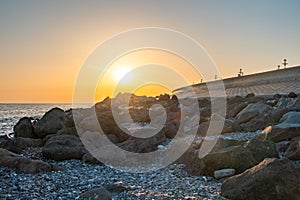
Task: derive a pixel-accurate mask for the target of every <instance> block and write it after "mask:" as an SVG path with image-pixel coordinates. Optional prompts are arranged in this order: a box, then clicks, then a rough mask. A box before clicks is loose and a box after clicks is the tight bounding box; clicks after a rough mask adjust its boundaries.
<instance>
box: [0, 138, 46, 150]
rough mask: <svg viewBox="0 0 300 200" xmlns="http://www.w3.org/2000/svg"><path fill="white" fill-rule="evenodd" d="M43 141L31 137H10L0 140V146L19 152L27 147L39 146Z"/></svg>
mask: <svg viewBox="0 0 300 200" xmlns="http://www.w3.org/2000/svg"><path fill="white" fill-rule="evenodd" d="M43 145H44V142H43V141H42V140H41V139H32V138H21V137H17V138H11V139H8V140H3V141H0V148H3V149H7V150H9V151H11V152H14V153H18V154H19V153H21V152H22V151H23V150H24V149H26V148H27V147H40V146H43Z"/></svg>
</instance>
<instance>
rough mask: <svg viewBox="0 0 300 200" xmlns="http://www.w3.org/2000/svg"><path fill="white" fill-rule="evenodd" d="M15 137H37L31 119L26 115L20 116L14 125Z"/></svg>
mask: <svg viewBox="0 0 300 200" xmlns="http://www.w3.org/2000/svg"><path fill="white" fill-rule="evenodd" d="M14 134H15V137H23V138H37V135H36V134H35V132H34V129H33V125H32V123H31V120H30V119H29V118H28V117H23V118H21V119H20V120H19V121H18V123H17V124H16V125H15V126H14Z"/></svg>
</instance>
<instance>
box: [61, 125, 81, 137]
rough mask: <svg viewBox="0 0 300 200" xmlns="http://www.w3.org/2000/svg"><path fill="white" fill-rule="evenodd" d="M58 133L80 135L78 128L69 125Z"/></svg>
mask: <svg viewBox="0 0 300 200" xmlns="http://www.w3.org/2000/svg"><path fill="white" fill-rule="evenodd" d="M56 134H57V135H74V136H78V134H77V130H76V128H75V127H67V128H62V129H60V130H59V131H57V133H56Z"/></svg>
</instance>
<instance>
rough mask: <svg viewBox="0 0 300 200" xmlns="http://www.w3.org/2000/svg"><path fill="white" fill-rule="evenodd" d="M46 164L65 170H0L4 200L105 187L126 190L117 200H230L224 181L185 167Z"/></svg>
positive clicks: (65, 195)
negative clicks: (141, 169)
mask: <svg viewBox="0 0 300 200" xmlns="http://www.w3.org/2000/svg"><path fill="white" fill-rule="evenodd" d="M22 155H23V156H25V157H29V158H34V159H42V160H44V161H45V159H44V158H43V156H42V154H41V148H28V149H27V150H25V151H24V152H23V153H22ZM46 161H47V162H51V163H54V164H57V165H60V166H62V167H64V168H65V170H64V171H55V172H49V173H40V174H34V175H32V174H19V173H16V172H15V171H13V170H11V169H6V168H0V180H1V181H0V188H1V191H0V199H80V195H81V194H82V193H83V192H85V191H88V190H90V189H92V188H95V187H99V186H105V185H118V186H123V187H124V188H126V190H124V191H123V192H121V193H118V194H116V195H115V196H113V199H207V200H208V199H217V200H218V199H220V200H221V199H223V200H225V199H226V198H223V197H221V196H220V187H221V183H222V180H218V181H217V180H215V179H213V178H212V177H208V176H190V175H188V174H187V173H186V172H185V171H184V170H183V168H184V165H182V164H173V165H169V166H168V167H166V168H164V169H161V170H158V171H154V172H151V173H143V174H142V173H139V174H138V173H129V172H124V171H120V170H116V169H113V168H111V167H109V166H105V165H92V164H87V163H83V162H81V161H79V160H68V161H63V162H55V161H50V160H46Z"/></svg>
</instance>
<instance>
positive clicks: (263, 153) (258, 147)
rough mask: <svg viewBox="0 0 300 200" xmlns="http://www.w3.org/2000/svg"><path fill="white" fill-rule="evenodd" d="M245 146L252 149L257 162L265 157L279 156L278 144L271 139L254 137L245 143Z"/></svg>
mask: <svg viewBox="0 0 300 200" xmlns="http://www.w3.org/2000/svg"><path fill="white" fill-rule="evenodd" d="M244 148H246V149H249V150H250V151H251V153H252V156H253V158H254V159H255V161H256V163H260V162H261V161H263V160H264V159H265V158H278V152H277V150H276V145H275V144H274V143H273V142H270V141H261V140H258V139H252V140H249V141H247V142H246V143H245V144H244Z"/></svg>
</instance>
